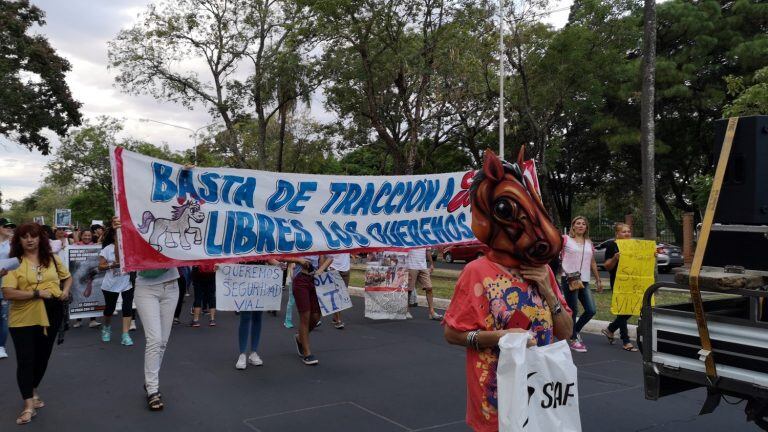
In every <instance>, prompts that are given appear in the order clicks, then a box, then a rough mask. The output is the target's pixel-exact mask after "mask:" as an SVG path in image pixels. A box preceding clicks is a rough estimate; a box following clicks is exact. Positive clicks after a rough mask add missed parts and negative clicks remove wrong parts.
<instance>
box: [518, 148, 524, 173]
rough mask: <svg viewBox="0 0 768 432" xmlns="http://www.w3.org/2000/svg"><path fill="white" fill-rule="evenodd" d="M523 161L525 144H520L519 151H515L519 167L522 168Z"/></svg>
mask: <svg viewBox="0 0 768 432" xmlns="http://www.w3.org/2000/svg"><path fill="white" fill-rule="evenodd" d="M523 162H525V144H523V145H521V146H520V151H519V152H517V165H518V166H519V167H520V169H523Z"/></svg>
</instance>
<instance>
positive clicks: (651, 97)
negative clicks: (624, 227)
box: [640, 0, 656, 241]
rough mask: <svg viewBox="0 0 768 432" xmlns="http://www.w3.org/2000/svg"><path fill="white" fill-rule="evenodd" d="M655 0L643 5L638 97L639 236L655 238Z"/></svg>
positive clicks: (646, 0)
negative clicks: (640, 190) (641, 226)
mask: <svg viewBox="0 0 768 432" xmlns="http://www.w3.org/2000/svg"><path fill="white" fill-rule="evenodd" d="M655 102H656V0H645V7H644V8H643V92H642V96H641V98H640V113H641V117H640V154H641V157H640V161H641V166H642V168H641V171H642V179H643V235H644V237H645V238H646V239H649V240H654V241H655V240H656V170H655V168H654V166H655V165H654V158H655V155H656V151H655V146H656V133H655V127H656V124H655V118H654V116H655V111H654V109H653V108H654V104H655Z"/></svg>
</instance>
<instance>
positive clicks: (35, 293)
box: [32, 290, 40, 299]
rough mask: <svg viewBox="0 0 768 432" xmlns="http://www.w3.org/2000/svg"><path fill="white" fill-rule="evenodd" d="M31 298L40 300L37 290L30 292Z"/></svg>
mask: <svg viewBox="0 0 768 432" xmlns="http://www.w3.org/2000/svg"><path fill="white" fill-rule="evenodd" d="M32 298H33V299H36V298H40V291H39V290H32Z"/></svg>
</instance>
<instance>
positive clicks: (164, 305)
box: [133, 279, 179, 394]
mask: <svg viewBox="0 0 768 432" xmlns="http://www.w3.org/2000/svg"><path fill="white" fill-rule="evenodd" d="M178 300H179V285H178V283H177V282H176V280H175V279H174V280H172V281H169V282H164V283H160V284H157V285H136V291H135V293H134V297H133V301H134V302H135V303H136V309H137V310H138V311H139V316H140V317H141V324H142V327H144V337H145V339H146V341H147V345H146V348H144V384H145V385H146V386H147V393H148V394H152V393H155V392H157V390H158V387H159V386H160V366H161V365H162V364H163V354H165V347H166V345H167V344H168V338H169V337H170V336H171V327H173V312H174V311H175V310H176V302H177V301H178Z"/></svg>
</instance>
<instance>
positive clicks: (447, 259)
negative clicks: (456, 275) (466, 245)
mask: <svg viewBox="0 0 768 432" xmlns="http://www.w3.org/2000/svg"><path fill="white" fill-rule="evenodd" d="M443 261H445V262H447V263H449V264H450V263H452V262H453V257H452V256H451V253H450V252H446V254H445V255H443Z"/></svg>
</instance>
